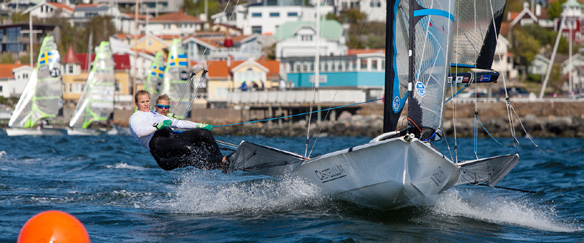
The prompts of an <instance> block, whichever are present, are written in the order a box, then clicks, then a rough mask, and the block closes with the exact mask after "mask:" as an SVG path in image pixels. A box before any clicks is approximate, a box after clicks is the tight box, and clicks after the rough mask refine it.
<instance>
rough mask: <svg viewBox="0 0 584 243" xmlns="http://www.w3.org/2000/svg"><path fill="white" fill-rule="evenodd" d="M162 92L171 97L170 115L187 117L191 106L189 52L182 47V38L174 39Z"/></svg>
mask: <svg viewBox="0 0 584 243" xmlns="http://www.w3.org/2000/svg"><path fill="white" fill-rule="evenodd" d="M160 94H166V95H168V97H169V98H170V113H169V114H168V116H171V117H174V118H176V119H184V118H186V114H187V109H188V108H189V107H190V105H189V102H190V100H189V99H190V98H191V97H190V94H191V88H190V85H189V73H188V60H187V54H186V53H185V50H184V48H183V47H182V43H181V40H180V39H174V40H172V45H171V46H170V49H169V53H168V61H167V62H166V70H165V71H164V81H163V82H162V88H161V89H160ZM152 99H154V100H156V97H152ZM171 113H172V114H171Z"/></svg>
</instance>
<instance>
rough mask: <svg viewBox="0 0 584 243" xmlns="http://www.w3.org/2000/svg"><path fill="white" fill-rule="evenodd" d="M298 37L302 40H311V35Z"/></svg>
mask: <svg viewBox="0 0 584 243" xmlns="http://www.w3.org/2000/svg"><path fill="white" fill-rule="evenodd" d="M300 39H301V40H302V41H312V35H301V36H300Z"/></svg>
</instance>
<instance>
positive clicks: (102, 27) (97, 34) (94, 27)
mask: <svg viewBox="0 0 584 243" xmlns="http://www.w3.org/2000/svg"><path fill="white" fill-rule="evenodd" d="M78 31H79V30H78ZM76 32H77V31H76ZM79 32H83V33H84V34H83V35H81V36H82V38H79V39H82V40H81V41H82V42H83V43H88V42H89V36H90V35H93V36H92V39H91V48H93V47H96V46H99V44H100V43H101V42H102V41H109V37H110V36H112V35H114V34H115V33H116V27H115V26H114V24H113V22H112V17H111V16H95V17H93V18H91V19H90V20H89V22H88V23H87V24H86V26H85V29H84V30H83V31H79ZM83 43H76V44H77V46H78V47H79V46H84V45H85V47H87V44H83ZM81 50H82V51H83V50H87V49H86V48H82V49H81Z"/></svg>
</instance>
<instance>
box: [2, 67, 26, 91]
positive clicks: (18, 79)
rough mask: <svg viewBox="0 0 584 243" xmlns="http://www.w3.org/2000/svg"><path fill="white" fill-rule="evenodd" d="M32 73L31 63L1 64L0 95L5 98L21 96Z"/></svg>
mask: <svg viewBox="0 0 584 243" xmlns="http://www.w3.org/2000/svg"><path fill="white" fill-rule="evenodd" d="M31 73H32V67H30V66H29V65H24V64H20V63H15V64H0V95H1V96H2V97H4V98H9V97H20V95H21V94H22V91H23V90H24V87H25V86H26V83H27V82H28V79H29V77H30V74H31Z"/></svg>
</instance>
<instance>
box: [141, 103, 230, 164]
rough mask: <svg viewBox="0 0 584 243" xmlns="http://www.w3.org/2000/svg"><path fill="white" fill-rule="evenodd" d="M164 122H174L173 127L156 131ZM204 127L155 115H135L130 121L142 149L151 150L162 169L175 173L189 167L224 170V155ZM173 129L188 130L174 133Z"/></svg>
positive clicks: (145, 113)
mask: <svg viewBox="0 0 584 243" xmlns="http://www.w3.org/2000/svg"><path fill="white" fill-rule="evenodd" d="M165 120H170V121H172V125H170V127H164V128H161V129H157V128H156V125H158V124H159V123H162V122H164V121H165ZM200 125H201V124H200V123H195V122H190V121H183V120H177V119H173V118H170V117H167V116H163V115H160V114H158V113H156V112H153V111H150V112H143V111H136V112H135V113H134V114H133V115H132V116H131V117H130V132H131V133H132V136H134V138H136V139H137V140H138V141H139V142H140V144H142V146H143V147H145V148H147V149H148V150H150V153H151V154H152V157H154V159H155V160H156V162H157V163H158V165H159V166H160V168H162V169H165V170H173V169H176V168H182V167H186V166H194V167H196V168H199V169H204V170H213V169H219V168H221V160H222V159H223V155H222V154H221V151H220V150H219V146H218V145H217V142H216V141H215V138H214V137H213V134H211V131H209V130H207V129H202V128H198V127H199V126H200ZM171 128H179V129H187V130H186V131H184V132H180V133H175V132H174V131H173V130H172V129H171Z"/></svg>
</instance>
